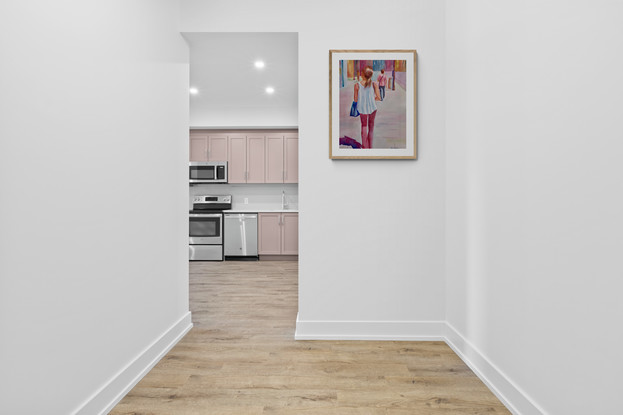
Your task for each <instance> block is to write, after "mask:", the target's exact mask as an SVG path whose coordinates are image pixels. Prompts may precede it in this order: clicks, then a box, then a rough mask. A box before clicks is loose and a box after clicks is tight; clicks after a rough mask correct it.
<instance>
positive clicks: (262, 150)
mask: <svg viewBox="0 0 623 415" xmlns="http://www.w3.org/2000/svg"><path fill="white" fill-rule="evenodd" d="M265 166H266V138H265V136H264V135H259V134H258V135H248V136H247V173H246V176H247V183H265V182H266V178H265V174H266V172H265V170H266V169H265Z"/></svg>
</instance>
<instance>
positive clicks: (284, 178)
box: [281, 171, 286, 182]
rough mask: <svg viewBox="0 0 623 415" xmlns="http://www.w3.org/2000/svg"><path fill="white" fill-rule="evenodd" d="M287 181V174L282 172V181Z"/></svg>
mask: <svg viewBox="0 0 623 415" xmlns="http://www.w3.org/2000/svg"><path fill="white" fill-rule="evenodd" d="M285 180H286V172H285V171H282V172H281V181H282V182H283V181H285Z"/></svg>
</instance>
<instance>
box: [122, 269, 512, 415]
mask: <svg viewBox="0 0 623 415" xmlns="http://www.w3.org/2000/svg"><path fill="white" fill-rule="evenodd" d="M297 275H298V264H297V262H269V261H267V262H263V261H262V262H192V263H191V265H190V287H191V288H190V308H191V311H192V315H193V322H194V325H195V326H194V328H193V329H192V330H191V331H190V332H189V333H188V334H187V335H186V336H185V337H184V338H183V339H182V340H181V341H180V342H179V343H178V344H177V345H176V346H175V347H174V348H173V349H172V350H171V351H170V352H169V353H168V354H167V355H166V356H165V357H164V358H163V359H162V360H161V361H160V362H159V363H158V364H157V365H156V366H155V367H154V369H153V370H152V371H151V372H150V373H149V374H147V376H145V378H143V380H141V382H139V383H138V385H136V387H134V389H132V390H131V391H130V393H129V394H128V395H127V396H126V397H125V398H124V399H123V400H122V401H121V402H120V403H119V404H118V405H117V406H116V407H115V408H114V409H113V411H112V412H111V414H115V415H120V414H126V415H127V414H134V415H139V414H140V415H147V414H162V415H165V414H166V415H176V414H184V415H195V414H211V415H218V414H244V415H247V414H248V415H254V414H329V415H337V414H339V415H350V414H361V415H369V414H375V415H376V414H379V415H381V414H382V415H406V414H410V415H411V414H418V415H426V414H436V415H437V414H438V415H442V414H443V415H446V414H509V413H510V412H508V410H506V409H505V408H504V406H503V405H502V404H501V403H500V402H499V401H498V400H497V399H496V398H495V396H494V395H493V394H492V393H491V392H490V391H489V390H488V389H487V388H486V387H485V386H484V384H483V383H482V382H481V381H480V380H479V379H478V378H477V377H476V376H475V375H474V374H473V373H472V372H471V371H470V370H469V368H468V367H467V366H466V365H465V364H464V363H463V362H462V361H461V360H460V359H459V358H458V357H457V356H456V355H455V354H454V353H453V352H452V350H451V349H450V348H449V347H448V346H447V345H446V344H445V343H443V342H367V341H366V342H363V341H295V340H294V329H295V319H296V312H297Z"/></svg>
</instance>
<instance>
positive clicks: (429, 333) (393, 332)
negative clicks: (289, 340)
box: [294, 316, 445, 341]
mask: <svg viewBox="0 0 623 415" xmlns="http://www.w3.org/2000/svg"><path fill="white" fill-rule="evenodd" d="M444 333H445V322H443V321H304V320H300V319H299V318H298V316H297V318H296V332H295V334H294V338H295V339H296V340H405V341H431V340H444Z"/></svg>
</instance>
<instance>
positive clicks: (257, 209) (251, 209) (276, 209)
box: [223, 203, 299, 213]
mask: <svg viewBox="0 0 623 415" xmlns="http://www.w3.org/2000/svg"><path fill="white" fill-rule="evenodd" d="M298 211H299V209H298V206H292V207H288V208H285V209H282V208H281V206H275V205H272V204H255V205H254V204H249V205H244V204H237V203H234V204H233V205H232V207H231V209H229V210H224V211H223V213H298Z"/></svg>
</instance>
